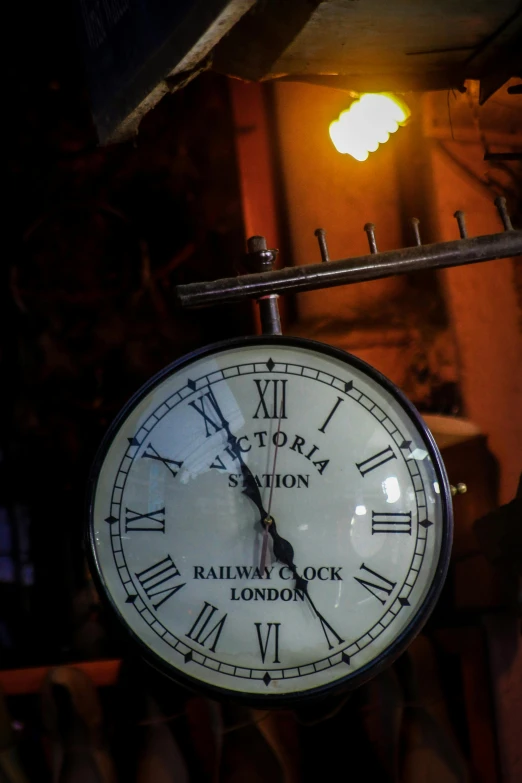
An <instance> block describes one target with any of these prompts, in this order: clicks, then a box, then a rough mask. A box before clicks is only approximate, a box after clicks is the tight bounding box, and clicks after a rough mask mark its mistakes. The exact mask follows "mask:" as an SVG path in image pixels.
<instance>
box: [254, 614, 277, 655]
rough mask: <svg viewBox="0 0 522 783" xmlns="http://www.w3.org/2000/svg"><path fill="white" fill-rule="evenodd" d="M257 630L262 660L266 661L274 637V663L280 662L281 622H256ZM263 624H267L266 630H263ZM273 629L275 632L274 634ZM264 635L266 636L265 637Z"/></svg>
mask: <svg viewBox="0 0 522 783" xmlns="http://www.w3.org/2000/svg"><path fill="white" fill-rule="evenodd" d="M254 625H255V627H256V631H257V641H258V643H259V651H260V653H261V660H262V661H263V663H264V662H265V658H266V655H267V652H268V647H269V645H270V639H272V648H273V652H274V659H273V661H272V662H273V663H280V661H279V628H280V626H281V623H254ZM263 625H266V626H267V628H266V631H264V632H263V631H262V630H261V629H262V627H263ZM272 630H273V632H274V633H273V634H272ZM263 635H264V638H263Z"/></svg>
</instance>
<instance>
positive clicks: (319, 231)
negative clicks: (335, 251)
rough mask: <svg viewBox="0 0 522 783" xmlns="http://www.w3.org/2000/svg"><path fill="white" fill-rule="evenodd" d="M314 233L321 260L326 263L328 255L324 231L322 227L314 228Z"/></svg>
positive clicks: (328, 258)
mask: <svg viewBox="0 0 522 783" xmlns="http://www.w3.org/2000/svg"><path fill="white" fill-rule="evenodd" d="M314 235H315V236H316V237H317V241H318V242H319V252H320V253H321V261H322V262H323V264H327V263H328V262H329V260H330V256H329V255H328V246H327V244H326V231H325V230H324V228H316V229H315V231H314Z"/></svg>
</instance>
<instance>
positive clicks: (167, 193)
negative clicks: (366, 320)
mask: <svg viewBox="0 0 522 783" xmlns="http://www.w3.org/2000/svg"><path fill="white" fill-rule="evenodd" d="M18 13H19V17H18V19H16V20H14V23H13V28H12V29H13V31H14V34H13V38H12V42H13V44H14V46H13V48H12V59H11V62H10V68H9V79H8V82H9V92H8V101H7V109H8V123H7V125H8V144H7V147H6V152H7V168H8V177H7V194H6V195H7V198H6V202H7V203H6V202H4V203H6V207H5V208H4V210H5V212H6V215H5V216H6V218H7V220H6V233H7V245H8V252H7V253H6V255H5V257H4V263H3V275H2V284H1V297H2V301H1V304H2V307H1V310H2V318H3V329H2V352H1V357H0V361H1V369H2V378H3V383H2V386H3V397H4V403H3V406H2V421H1V432H0V451H1V462H0V471H1V473H0V667H2V668H10V667H20V666H28V665H35V664H42V665H46V664H59V663H62V662H65V661H71V660H78V659H85V658H90V657H100V656H106V655H111V654H114V653H115V652H116V651H117V648H118V643H117V642H116V643H115V642H114V640H113V639H112V638H110V637H108V636H107V634H106V632H105V631H104V630H102V626H101V625H100V623H99V622H98V619H99V618H98V612H99V608H98V604H97V597H96V594H95V591H94V590H93V588H92V585H91V584H90V580H89V578H88V574H87V572H86V567H85V563H84V557H83V550H82V533H83V525H84V514H85V512H84V502H85V488H86V481H87V476H88V473H89V469H90V465H91V463H92V460H93V458H94V455H95V452H96V449H97V447H98V445H99V443H100V441H101V438H102V436H103V434H104V432H105V430H106V429H107V427H108V425H109V424H110V422H111V420H112V419H113V418H114V416H115V415H116V413H117V412H118V410H119V409H120V408H121V407H122V405H123V404H124V403H125V402H126V400H127V399H128V398H129V397H130V396H131V395H132V394H133V393H134V392H135V391H136V390H137V389H138V388H139V387H140V386H141V385H142V384H143V383H144V382H145V381H146V380H147V379H149V378H150V377H151V376H152V375H153V374H154V373H156V372H157V371H159V370H160V369H161V368H163V367H164V366H166V365H167V364H169V363H170V362H171V361H173V360H174V359H176V358H177V357H178V356H180V355H182V354H185V353H187V352H189V351H190V350H192V349H194V348H196V347H198V346H201V345H202V344H205V343H209V342H214V341H216V340H219V339H222V338H225V337H231V336H234V335H237V334H241V333H249V332H251V331H252V323H251V311H250V307H249V306H248V305H245V306H244V307H233V308H224V309H223V308H213V309H212V310H203V311H196V312H181V311H180V310H179V309H178V308H177V306H176V304H175V300H174V287H175V286H176V285H177V284H179V283H184V282H191V281H194V280H205V279H214V278H217V277H220V276H226V275H231V274H234V273H235V268H236V266H237V262H239V261H240V259H241V256H242V253H243V250H244V236H243V225H242V218H241V205H240V197H239V190H238V179H237V171H236V158H235V151H234V138H233V132H232V120H231V111H230V105H229V93H228V88H227V82H226V79H225V77H220V76H219V75H216V74H210V73H206V74H203V75H202V76H201V77H200V78H198V79H197V80H195V81H194V82H193V83H192V84H190V85H189V86H188V87H187V88H186V89H184V90H182V91H180V92H178V93H176V94H173V95H171V96H167V97H166V98H165V99H164V100H162V101H161V103H160V104H159V105H158V106H157V108H156V109H155V110H153V111H152V112H151V113H150V114H149V115H147V117H146V118H145V120H144V121H143V123H142V125H141V128H140V133H139V136H138V137H137V138H136V140H135V141H133V142H129V143H125V144H120V145H114V146H109V147H105V148H98V147H97V140H96V134H95V131H94V128H93V125H92V122H91V114H90V108H89V103H88V98H87V93H86V89H85V83H84V78H83V71H82V66H81V63H80V61H79V53H78V48H77V46H76V41H75V29H74V24H73V21H72V18H71V16H70V14H69V9H68V7H67V5H66V4H64V3H54V4H45V7H44V4H41V3H30V4H29V6H28V5H25V6H24V7H23V8H20V11H19V12H18Z"/></svg>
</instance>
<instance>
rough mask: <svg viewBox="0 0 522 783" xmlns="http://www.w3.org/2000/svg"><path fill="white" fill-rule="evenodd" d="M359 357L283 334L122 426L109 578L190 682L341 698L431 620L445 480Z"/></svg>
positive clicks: (113, 452)
mask: <svg viewBox="0 0 522 783" xmlns="http://www.w3.org/2000/svg"><path fill="white" fill-rule="evenodd" d="M342 357H343V355H342V354H340V352H332V353H328V352H325V351H321V350H320V349H318V347H317V344H314V343H306V342H305V341H300V342H295V341H294V342H292V341H288V342H287V343H285V339H284V338H281V339H280V340H277V341H274V340H272V341H269V342H265V343H263V341H262V340H257V341H252V342H250V343H249V342H242V343H239V342H238V343H237V344H236V345H230V346H227V347H221V348H219V349H217V350H215V351H214V352H211V353H207V355H202V356H199V357H196V358H195V359H192V360H191V361H189V362H188V363H185V364H184V365H182V366H181V367H178V368H174V369H173V370H171V371H170V374H164V375H163V376H162V377H161V379H160V380H159V381H157V382H156V383H155V384H153V385H151V386H150V387H149V389H148V390H147V391H146V393H141V394H140V395H139V396H138V398H137V400H134V401H133V402H132V403H131V405H130V407H128V408H127V410H126V411H125V414H124V416H123V417H122V418H120V420H119V422H118V424H117V426H114V427H113V429H112V430H111V432H110V434H109V438H108V440H107V443H106V444H105V446H104V448H103V451H102V453H103V457H102V458H101V462H100V463H99V465H98V473H97V477H96V483H95V488H94V495H93V503H92V520H91V525H92V528H91V541H92V542H93V548H94V555H95V562H96V568H97V571H98V573H99V576H100V579H101V583H102V585H103V588H104V590H105V591H106V592H107V593H108V595H109V596H110V600H111V602H112V604H113V606H114V607H115V609H116V611H117V612H118V613H119V615H120V616H121V618H122V619H123V621H124V623H125V624H126V625H127V626H128V627H129V628H130V629H131V630H132V632H133V634H134V636H135V637H137V638H138V639H139V640H141V642H142V644H143V645H145V647H146V648H148V649H149V650H150V651H151V652H152V653H153V654H155V656H156V657H157V658H159V659H161V660H162V661H163V663H164V664H165V665H167V666H170V667H173V673H174V674H175V673H176V671H177V672H179V673H180V674H181V675H182V676H184V677H189V678H193V679H195V680H198V681H199V682H201V683H203V684H207V685H211V686H216V687H218V688H222V689H227V690H229V691H235V692H241V693H245V692H246V693H250V694H253V695H254V696H273V695H285V694H295V693H301V692H304V691H310V690H313V689H316V688H324V687H325V686H329V685H332V684H334V683H337V682H339V681H344V680H346V678H355V677H356V676H357V674H358V673H360V672H361V670H362V669H363V668H364V667H368V666H369V665H371V664H372V663H374V662H375V661H376V660H377V659H380V657H382V656H384V655H386V654H387V653H388V652H390V650H392V649H394V645H396V644H397V643H398V642H400V641H401V639H402V636H403V634H405V632H407V633H410V631H411V630H412V624H413V625H415V624H417V625H418V624H419V622H420V619H421V615H423V614H426V611H425V610H426V607H427V603H428V602H429V601H430V600H431V598H430V596H432V593H433V592H434V590H435V591H436V587H437V585H438V582H440V580H441V579H442V578H443V574H442V571H443V570H444V569H443V568H442V571H441V552H442V555H444V551H443V550H444V547H446V546H447V538H448V536H447V532H448V531H447V525H449V522H448V520H447V511H446V510H445V502H446V501H445V487H446V483H445V482H446V480H445V478H444V476H443V474H442V473H441V471H440V468H439V467H437V459H438V458H437V456H436V452H435V451H434V448H433V446H432V445H431V442H430V440H429V437H428V436H426V435H425V434H424V433H423V430H422V427H421V426H420V425H418V424H417V423H416V419H415V418H414V416H413V415H412V414H411V413H410V412H409V409H408V408H407V407H405V406H404V405H403V404H401V402H400V401H399V400H398V398H397V396H396V395H395V394H394V393H392V391H390V390H388V388H387V387H386V386H384V385H383V383H382V381H381V380H380V376H377V375H376V374H375V375H374V374H372V373H371V371H368V370H367V369H365V365H363V364H362V363H359V362H353V363H352V362H351V360H350V357H348V356H346V358H342ZM443 490H444V491H443ZM443 559H444V558H443Z"/></svg>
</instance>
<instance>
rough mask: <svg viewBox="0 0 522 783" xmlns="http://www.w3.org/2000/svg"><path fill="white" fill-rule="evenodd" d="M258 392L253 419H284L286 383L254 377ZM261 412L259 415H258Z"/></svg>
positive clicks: (285, 416)
mask: <svg viewBox="0 0 522 783" xmlns="http://www.w3.org/2000/svg"><path fill="white" fill-rule="evenodd" d="M254 383H255V385H256V387H257V393H258V394H259V404H258V406H257V408H256V412H255V413H254V416H253V418H254V419H259V418H262V419H279V417H281V418H282V419H286V418H287V415H286V384H287V383H288V381H282V380H276V381H274V380H268V381H267V380H259V379H258V378H254ZM260 412H261V416H260V415H259V414H260Z"/></svg>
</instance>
